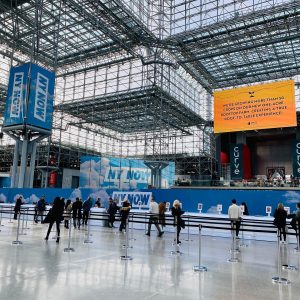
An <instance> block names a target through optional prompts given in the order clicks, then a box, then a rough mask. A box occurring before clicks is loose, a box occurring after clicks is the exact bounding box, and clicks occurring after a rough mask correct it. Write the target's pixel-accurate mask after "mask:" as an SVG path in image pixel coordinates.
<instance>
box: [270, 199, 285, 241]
mask: <svg viewBox="0 0 300 300" xmlns="http://www.w3.org/2000/svg"><path fill="white" fill-rule="evenodd" d="M286 218H287V212H286V211H285V210H284V207H283V204H282V203H278V206H277V208H276V209H275V212H274V221H273V224H274V225H275V226H276V227H277V228H278V231H279V239H280V243H284V244H286V231H285V226H286ZM282 237H283V241H282Z"/></svg>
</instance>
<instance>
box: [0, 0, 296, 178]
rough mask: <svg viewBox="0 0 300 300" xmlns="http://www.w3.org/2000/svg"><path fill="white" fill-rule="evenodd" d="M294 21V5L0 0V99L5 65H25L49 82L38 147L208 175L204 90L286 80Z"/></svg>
mask: <svg viewBox="0 0 300 300" xmlns="http://www.w3.org/2000/svg"><path fill="white" fill-rule="evenodd" d="M299 13H300V1H299V0H293V1H290V0H272V1H271V0H239V1H234V0H232V1H231V0H226V1H225V0H192V1H191V0H164V1H161V0H152V1H146V0H128V1H121V0H82V1H77V0H49V1H45V0H2V1H0V62H1V66H0V67H1V74H2V76H1V82H0V95H2V96H0V98H1V100H2V103H3V101H4V99H5V89H6V86H7V82H8V74H9V73H8V72H9V67H10V66H12V65H16V64H20V63H22V62H25V61H28V60H30V61H33V62H35V63H38V64H40V65H42V66H44V67H46V68H49V69H51V70H54V71H55V72H56V74H57V80H56V96H55V112H54V122H53V126H54V130H53V134H52V136H51V139H49V142H48V144H49V145H48V147H49V148H50V145H53V144H55V145H57V147H54V148H53V149H60V148H62V147H65V146H66V145H67V146H68V147H69V146H70V147H75V148H76V147H77V148H80V149H82V148H84V149H87V150H88V151H94V153H98V154H99V153H102V154H103V155H112V156H121V157H122V156H128V157H136V158H147V159H149V158H153V160H156V161H157V160H168V159H169V160H174V161H175V162H178V165H177V173H178V174H186V172H187V170H188V169H193V172H191V173H190V174H198V175H199V174H200V175H201V173H203V161H205V164H206V166H205V170H207V169H209V172H212V170H213V168H214V166H213V163H214V151H215V145H214V139H213V130H212V127H211V125H212V113H213V105H212V103H213V98H212V91H213V90H215V89H222V88H226V87H232V86H233V87H234V86H238V85H244V84H250V83H254V82H261V81H268V80H277V79H281V78H289V77H294V76H296V77H295V78H296V79H297V78H298V77H297V75H298V74H299V63H298V60H299V55H300V42H299V32H300V31H299V26H300V25H299V24H300V22H299V21H300V20H299ZM297 93H298V90H297ZM297 106H298V105H297ZM0 107H1V106H0ZM7 143H8V144H11V143H12V141H11V140H10V139H7ZM57 151H58V153H57V154H56V155H57V157H58V160H57V161H58V163H59V160H60V152H61V151H60V150H57ZM203 157H204V158H205V159H203ZM183 160H184V161H185V163H184V166H183V164H181V162H182V161H183ZM188 164H190V166H188V167H185V166H186V165H188ZM191 166H192V168H190V167H191ZM195 166H196V167H195Z"/></svg>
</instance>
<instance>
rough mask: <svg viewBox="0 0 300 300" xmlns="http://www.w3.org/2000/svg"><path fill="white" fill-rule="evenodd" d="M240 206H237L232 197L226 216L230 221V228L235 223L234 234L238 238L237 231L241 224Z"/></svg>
mask: <svg viewBox="0 0 300 300" xmlns="http://www.w3.org/2000/svg"><path fill="white" fill-rule="evenodd" d="M241 214H242V213H241V208H240V207H239V206H237V204H236V200H235V199H232V201H231V205H230V206H229V208H228V218H229V219H230V221H231V228H233V229H234V225H235V236H236V238H239V231H240V226H241Z"/></svg>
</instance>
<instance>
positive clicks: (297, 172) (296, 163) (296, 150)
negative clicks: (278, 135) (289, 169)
mask: <svg viewBox="0 0 300 300" xmlns="http://www.w3.org/2000/svg"><path fill="white" fill-rule="evenodd" d="M292 159H293V176H294V177H295V178H300V140H297V141H294V142H293V145H292Z"/></svg>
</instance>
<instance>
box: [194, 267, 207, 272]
mask: <svg viewBox="0 0 300 300" xmlns="http://www.w3.org/2000/svg"><path fill="white" fill-rule="evenodd" d="M193 270H194V271H195V272H206V271H207V268H206V267H204V266H194V267H193Z"/></svg>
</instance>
